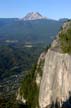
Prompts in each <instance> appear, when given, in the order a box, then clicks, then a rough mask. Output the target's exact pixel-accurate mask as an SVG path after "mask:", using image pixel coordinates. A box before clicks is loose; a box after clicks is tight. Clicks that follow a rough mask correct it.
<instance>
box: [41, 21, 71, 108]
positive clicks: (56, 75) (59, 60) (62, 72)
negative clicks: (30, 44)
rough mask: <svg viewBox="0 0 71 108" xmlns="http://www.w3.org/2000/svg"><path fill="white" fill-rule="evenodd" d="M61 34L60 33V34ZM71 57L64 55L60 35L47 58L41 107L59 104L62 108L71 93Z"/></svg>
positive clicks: (68, 24) (65, 28)
mask: <svg viewBox="0 0 71 108" xmlns="http://www.w3.org/2000/svg"><path fill="white" fill-rule="evenodd" d="M70 24H71V22H68V23H65V24H64V25H63V28H62V29H63V31H64V30H65V31H66V30H67V29H68V28H69V27H70ZM59 33H60V32H59ZM70 85H71V55H70V54H68V53H62V51H61V49H60V43H59V34H58V36H57V38H56V39H55V40H54V41H53V43H52V45H51V48H50V49H49V50H48V52H47V54H46V56H45V62H44V68H43V75H42V79H41V84H40V92H39V106H40V108H48V107H49V108H50V106H51V104H52V103H54V104H55V103H56V102H58V103H59V105H60V106H62V104H63V102H65V101H66V100H67V99H68V98H69V97H70V93H71V86H70Z"/></svg>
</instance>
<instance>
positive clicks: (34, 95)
mask: <svg viewBox="0 0 71 108" xmlns="http://www.w3.org/2000/svg"><path fill="white" fill-rule="evenodd" d="M35 70H36V65H35V66H33V68H32V70H31V71H30V72H29V73H28V74H27V75H26V76H25V78H24V80H23V81H22V85H21V89H20V90H21V95H23V97H24V98H25V99H26V101H27V104H28V106H29V108H36V106H38V95H39V88H38V87H37V85H36V82H35V79H36V74H35Z"/></svg>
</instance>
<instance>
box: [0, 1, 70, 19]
mask: <svg viewBox="0 0 71 108" xmlns="http://www.w3.org/2000/svg"><path fill="white" fill-rule="evenodd" d="M29 12H39V13H41V14H42V15H43V16H46V17H47V18H51V19H60V18H71V0H0V18H14V17H16V18H22V17H24V16H25V15H26V14H27V13H29Z"/></svg>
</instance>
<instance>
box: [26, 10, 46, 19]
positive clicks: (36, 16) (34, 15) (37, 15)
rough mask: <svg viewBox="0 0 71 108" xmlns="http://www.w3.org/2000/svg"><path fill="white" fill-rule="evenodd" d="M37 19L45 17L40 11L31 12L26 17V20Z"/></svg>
mask: <svg viewBox="0 0 71 108" xmlns="http://www.w3.org/2000/svg"><path fill="white" fill-rule="evenodd" d="M37 19H45V17H43V16H42V15H41V14H40V13H39V12H30V13H28V14H27V15H26V16H25V17H24V20H37Z"/></svg>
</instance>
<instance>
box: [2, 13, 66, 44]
mask: <svg viewBox="0 0 71 108" xmlns="http://www.w3.org/2000/svg"><path fill="white" fill-rule="evenodd" d="M67 20H68V19H60V20H53V19H48V18H45V17H43V16H42V15H41V14H40V13H38V12H37V13H34V12H32V13H28V14H27V15H26V16H25V17H24V18H22V19H19V18H6V19H5V18H3V19H2V18H0V40H1V41H2V40H3V41H5V42H7V41H6V40H13V41H14V40H17V41H18V42H20V41H22V42H31V43H34V42H35V43H37V42H39V43H45V42H46V43H47V44H49V43H50V42H51V41H52V40H53V38H54V36H56V34H57V33H58V31H59V30H60V27H61V26H62V25H63V23H64V22H65V21H67Z"/></svg>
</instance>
